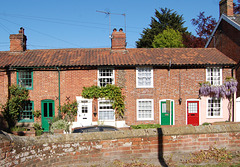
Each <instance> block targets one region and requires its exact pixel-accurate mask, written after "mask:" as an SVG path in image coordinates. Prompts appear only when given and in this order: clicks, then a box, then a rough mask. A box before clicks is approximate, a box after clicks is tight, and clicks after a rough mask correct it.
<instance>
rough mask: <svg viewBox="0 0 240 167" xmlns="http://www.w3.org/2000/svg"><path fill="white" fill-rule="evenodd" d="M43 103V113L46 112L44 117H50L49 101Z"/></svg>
mask: <svg viewBox="0 0 240 167" xmlns="http://www.w3.org/2000/svg"><path fill="white" fill-rule="evenodd" d="M43 105H44V111H43V113H44V117H48V114H47V111H48V105H47V103H44V104H43Z"/></svg>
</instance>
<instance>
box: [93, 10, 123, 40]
mask: <svg viewBox="0 0 240 167" xmlns="http://www.w3.org/2000/svg"><path fill="white" fill-rule="evenodd" d="M96 12H99V13H104V14H106V16H108V17H109V38H112V35H111V15H122V16H124V24H125V34H126V32H127V27H126V14H125V13H123V14H120V13H111V12H106V11H99V10H96Z"/></svg>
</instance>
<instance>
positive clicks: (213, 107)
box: [207, 98, 221, 117]
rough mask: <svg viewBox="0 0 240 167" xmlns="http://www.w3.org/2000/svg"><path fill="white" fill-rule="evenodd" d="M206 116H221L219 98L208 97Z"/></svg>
mask: <svg viewBox="0 0 240 167" xmlns="http://www.w3.org/2000/svg"><path fill="white" fill-rule="evenodd" d="M207 116H208V117H220V116H221V99H220V98H210V99H208V115H207Z"/></svg>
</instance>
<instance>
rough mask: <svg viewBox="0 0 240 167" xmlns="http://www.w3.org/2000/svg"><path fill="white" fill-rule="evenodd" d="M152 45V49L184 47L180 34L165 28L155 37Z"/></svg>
mask: <svg viewBox="0 0 240 167" xmlns="http://www.w3.org/2000/svg"><path fill="white" fill-rule="evenodd" d="M152 45H153V47H154V48H181V47H183V46H184V45H183V43H182V34H181V33H180V32H179V31H175V30H174V29H172V28H167V29H166V30H164V31H163V32H162V33H160V34H158V35H156V36H155V37H154V40H153V43H152Z"/></svg>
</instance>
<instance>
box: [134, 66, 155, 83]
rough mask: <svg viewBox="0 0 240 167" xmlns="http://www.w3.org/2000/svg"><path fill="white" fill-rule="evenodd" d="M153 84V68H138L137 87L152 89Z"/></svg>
mask: <svg viewBox="0 0 240 167" xmlns="http://www.w3.org/2000/svg"><path fill="white" fill-rule="evenodd" d="M152 85H153V83H152V68H150V67H139V68H137V86H139V87H151V86H152Z"/></svg>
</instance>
